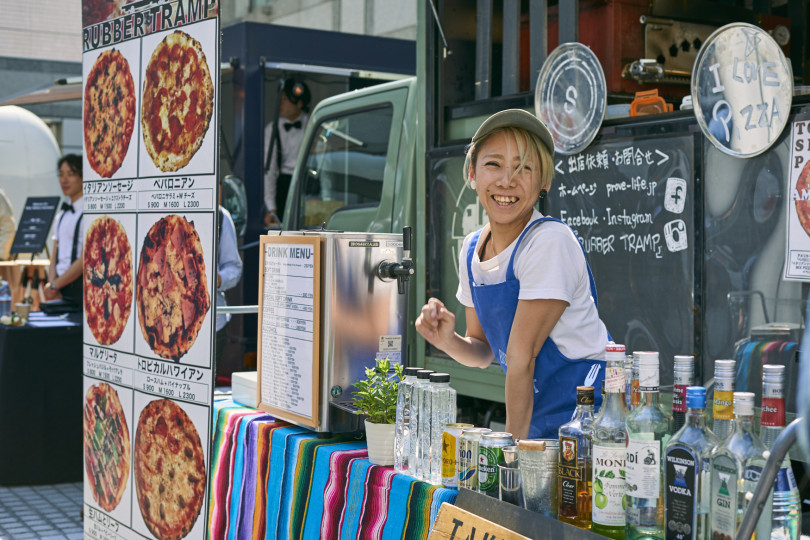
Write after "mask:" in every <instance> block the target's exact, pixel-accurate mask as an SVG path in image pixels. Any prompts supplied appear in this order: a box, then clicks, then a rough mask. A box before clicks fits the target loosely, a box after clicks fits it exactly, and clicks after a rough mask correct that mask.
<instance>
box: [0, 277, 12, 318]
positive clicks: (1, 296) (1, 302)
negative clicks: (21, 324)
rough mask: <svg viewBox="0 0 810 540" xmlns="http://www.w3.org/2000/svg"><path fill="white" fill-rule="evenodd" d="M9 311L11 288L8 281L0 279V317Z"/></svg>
mask: <svg viewBox="0 0 810 540" xmlns="http://www.w3.org/2000/svg"><path fill="white" fill-rule="evenodd" d="M9 313H11V288H10V287H9V286H8V281H0V317H2V316H3V315H8V314H9Z"/></svg>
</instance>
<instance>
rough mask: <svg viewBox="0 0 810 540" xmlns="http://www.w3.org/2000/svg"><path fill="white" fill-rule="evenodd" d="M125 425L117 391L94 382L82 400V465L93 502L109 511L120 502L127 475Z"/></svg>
mask: <svg viewBox="0 0 810 540" xmlns="http://www.w3.org/2000/svg"><path fill="white" fill-rule="evenodd" d="M129 452H130V445H129V428H128V427H127V419H126V418H125V417H124V411H123V409H122V408H121V401H120V400H119V399H118V393H117V392H116V391H115V389H114V388H113V387H112V386H110V385H109V384H107V383H103V382H102V383H98V384H94V385H93V386H91V387H90V388H89V389H88V390H87V395H86V396H85V400H84V466H85V469H86V470H87V481H88V483H89V484H90V491H91V492H92V493H93V498H94V499H95V500H96V502H97V503H98V504H99V505H100V506H101V508H103V509H104V510H106V511H107V512H112V510H113V509H114V508H115V507H116V506H118V503H120V502H121V497H122V496H123V495H124V489H125V488H126V485H127V479H128V478H129Z"/></svg>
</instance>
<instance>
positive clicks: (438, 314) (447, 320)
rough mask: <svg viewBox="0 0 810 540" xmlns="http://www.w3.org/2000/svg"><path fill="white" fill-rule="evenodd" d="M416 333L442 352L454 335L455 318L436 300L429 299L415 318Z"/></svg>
mask: <svg viewBox="0 0 810 540" xmlns="http://www.w3.org/2000/svg"><path fill="white" fill-rule="evenodd" d="M415 326H416V331H417V332H419V333H420V334H421V335H422V337H423V338H425V340H426V341H427V342H428V343H430V344H431V345H435V346H436V347H438V348H440V349H442V350H444V345H445V344H447V343H449V342H450V340H451V338H452V337H453V336H454V335H455V333H456V316H455V314H453V313H452V312H451V311H450V310H448V309H447V308H446V307H445V305H444V303H442V301H441V300H439V299H438V298H431V299H430V300H428V303H427V304H425V305H424V306H422V313H420V314H419V317H417V318H416V324H415Z"/></svg>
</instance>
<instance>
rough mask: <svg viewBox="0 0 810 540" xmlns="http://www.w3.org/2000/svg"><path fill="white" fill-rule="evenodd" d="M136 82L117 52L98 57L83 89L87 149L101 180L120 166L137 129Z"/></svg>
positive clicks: (91, 162) (111, 50)
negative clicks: (135, 128) (133, 132)
mask: <svg viewBox="0 0 810 540" xmlns="http://www.w3.org/2000/svg"><path fill="white" fill-rule="evenodd" d="M135 115H136V108H135V83H134V82H133V81H132V73H130V71H129V62H127V59H126V58H124V55H122V54H121V53H120V52H119V51H117V50H116V49H109V50H106V51H104V52H102V53H101V54H100V55H99V56H98V58H96V61H95V63H94V64H93V67H92V68H91V69H90V73H88V75H87V81H86V84H85V86H84V150H85V155H86V156H87V161H88V162H89V163H90V166H91V167H92V168H93V170H94V171H96V172H97V173H98V174H99V175H100V176H101V177H102V178H109V177H110V176H112V175H113V174H114V173H115V171H117V170H118V169H119V167H121V164H122V163H123V162H124V157H126V155H127V149H128V148H129V141H130V139H132V130H133V129H134V127H135Z"/></svg>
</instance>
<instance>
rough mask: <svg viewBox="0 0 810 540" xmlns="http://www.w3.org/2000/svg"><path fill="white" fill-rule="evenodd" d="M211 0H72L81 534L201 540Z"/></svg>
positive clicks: (212, 266) (209, 375)
mask: <svg viewBox="0 0 810 540" xmlns="http://www.w3.org/2000/svg"><path fill="white" fill-rule="evenodd" d="M218 13H219V2H218V0H83V2H82V20H83V32H82V47H83V55H82V73H83V86H84V88H83V98H82V113H83V114H82V117H83V140H84V148H83V160H84V167H83V173H84V174H83V176H84V196H83V198H82V201H83V221H82V227H81V229H80V231H79V233H80V234H81V239H82V242H81V244H80V245H83V253H84V255H83V273H82V280H83V287H84V396H83V402H84V457H85V463H84V466H85V467H84V469H85V482H84V492H85V496H84V502H85V514H84V515H85V531H84V532H85V538H92V539H107V538H133V539H134V538H158V539H160V540H176V539H180V538H193V539H203V538H205V537H206V524H207V521H208V505H207V501H208V497H207V494H206V491H207V479H208V473H209V469H210V461H209V460H210V455H209V449H210V433H211V430H212V415H213V387H214V379H215V366H214V358H213V356H214V355H213V352H214V336H215V328H214V324H215V313H214V311H215V294H216V257H215V253H216V245H217V238H216V225H217V216H216V214H217V208H218V207H217V181H216V180H217V177H218V172H219V171H218V167H219V165H218V162H217V159H216V158H217V156H218V155H219V147H218V137H217V134H218V131H219V125H218V124H219V119H218V117H217V115H216V114H215V112H214V111H216V110H217V100H218V98H219V77H218V76H217V75H218V73H219V69H218V66H219V18H218Z"/></svg>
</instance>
